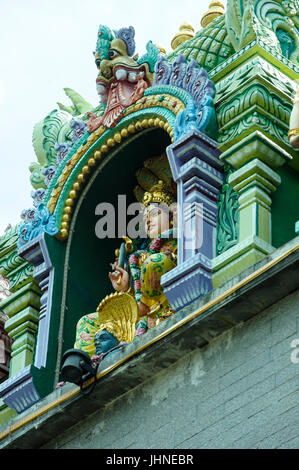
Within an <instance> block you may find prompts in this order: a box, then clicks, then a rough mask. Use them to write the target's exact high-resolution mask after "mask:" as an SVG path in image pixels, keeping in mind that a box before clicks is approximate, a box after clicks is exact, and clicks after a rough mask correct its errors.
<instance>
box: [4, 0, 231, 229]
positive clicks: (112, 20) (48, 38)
mask: <svg viewBox="0 0 299 470" xmlns="http://www.w3.org/2000/svg"><path fill="white" fill-rule="evenodd" d="M223 3H224V4H226V1H223ZM209 4H210V0H151V1H150V2H143V1H140V0H139V1H137V0H127V2H126V1H124V0H110V1H107V0H105V1H102V0H0V50H1V59H2V60H1V61H0V109H1V113H0V144H1V150H0V236H1V235H2V234H3V232H4V229H5V228H6V227H7V225H8V224H9V223H11V224H12V225H15V224H16V223H18V222H19V221H20V213H21V211H22V209H27V208H29V207H32V199H31V196H30V195H31V191H32V190H33V188H32V186H31V184H30V172H29V168H28V167H29V165H30V163H31V162H34V161H37V160H36V157H35V153H34V150H33V147H32V130H33V127H34V125H35V124H36V123H37V122H38V121H40V120H42V119H43V118H44V117H46V115H47V114H48V113H49V112H50V111H52V110H53V109H55V108H57V104H56V102H57V101H60V102H62V103H64V104H66V105H70V104H71V103H70V101H69V99H68V98H67V97H66V95H65V94H64V91H63V88H64V87H69V88H73V89H74V90H76V91H77V92H78V93H80V94H81V95H82V96H83V97H84V98H85V99H86V100H87V101H89V102H90V103H92V104H94V106H96V105H97V104H98V97H97V93H96V88H95V79H96V75H97V70H96V67H95V64H94V60H93V54H92V52H93V50H94V49H95V44H96V38H97V31H98V26H99V24H105V25H107V26H109V27H110V28H111V29H119V28H120V27H124V26H130V25H132V26H134V28H135V32H136V35H135V40H136V52H138V53H139V55H142V54H143V53H144V52H145V45H146V43H147V41H149V40H150V39H151V40H152V41H153V42H154V43H156V44H157V43H158V44H160V45H162V46H163V47H164V48H165V49H166V52H170V51H171V47H170V42H171V39H172V38H173V36H174V35H175V34H176V33H177V32H178V30H179V26H180V25H181V24H182V23H183V22H185V21H188V22H190V23H191V24H192V25H193V26H194V29H195V31H198V30H199V29H201V26H200V20H201V17H202V14H203V13H204V12H206V11H207V9H208V6H209Z"/></svg>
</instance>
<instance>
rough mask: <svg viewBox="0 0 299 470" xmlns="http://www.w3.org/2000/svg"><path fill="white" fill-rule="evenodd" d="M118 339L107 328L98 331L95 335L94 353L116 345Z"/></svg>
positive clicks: (103, 351) (107, 349)
mask: <svg viewBox="0 0 299 470" xmlns="http://www.w3.org/2000/svg"><path fill="white" fill-rule="evenodd" d="M118 343H119V341H118V339H116V338H115V336H114V335H113V334H112V333H110V332H109V331H107V330H102V331H100V332H99V333H98V334H97V335H96V337H95V346H96V353H97V354H101V353H105V352H107V351H110V349H112V348H114V347H115V346H117V345H118Z"/></svg>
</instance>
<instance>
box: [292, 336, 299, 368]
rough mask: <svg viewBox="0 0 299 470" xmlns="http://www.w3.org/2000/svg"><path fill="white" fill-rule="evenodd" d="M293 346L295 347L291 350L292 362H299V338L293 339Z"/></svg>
mask: <svg viewBox="0 0 299 470" xmlns="http://www.w3.org/2000/svg"><path fill="white" fill-rule="evenodd" d="M291 348H294V350H293V351H292V352H291V362H292V363H293V364H299V338H296V339H293V341H292V342H291Z"/></svg>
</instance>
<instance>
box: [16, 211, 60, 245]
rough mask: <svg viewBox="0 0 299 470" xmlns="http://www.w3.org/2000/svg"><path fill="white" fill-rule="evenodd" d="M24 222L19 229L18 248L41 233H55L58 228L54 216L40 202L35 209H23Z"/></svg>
mask: <svg viewBox="0 0 299 470" xmlns="http://www.w3.org/2000/svg"><path fill="white" fill-rule="evenodd" d="M22 216H23V219H24V223H23V224H22V225H21V226H20V229H19V239H18V248H20V247H21V246H23V245H25V243H28V242H29V241H31V240H33V239H34V238H36V237H38V236H39V235H40V234H42V233H48V234H49V235H52V236H54V235H56V234H57V233H58V232H59V229H58V228H57V225H56V217H55V215H54V214H51V213H50V211H49V209H48V208H47V206H45V204H43V203H42V204H40V205H39V206H38V207H37V208H36V209H29V210H28V211H23V215H22Z"/></svg>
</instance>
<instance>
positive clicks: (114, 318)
mask: <svg viewBox="0 0 299 470" xmlns="http://www.w3.org/2000/svg"><path fill="white" fill-rule="evenodd" d="M298 13H299V2H298V1H297V0H296V1H281V0H251V1H246V2H245V1H244V0H228V1H227V9H226V11H225V9H224V7H223V5H222V4H221V2H211V4H210V8H209V11H208V12H207V13H206V14H205V15H204V16H203V18H202V23H201V24H202V29H200V30H199V31H198V32H195V31H194V28H193V27H192V26H191V25H189V24H187V23H184V24H182V25H181V27H180V28H179V31H178V32H177V34H175V35H174V37H173V40H172V42H171V44H172V51H171V52H169V53H167V52H166V51H165V50H164V49H162V48H161V47H160V46H157V45H155V44H153V42H152V41H149V42H148V44H147V47H146V53H145V54H144V55H143V56H141V57H139V58H138V56H137V55H135V53H136V50H135V40H134V34H135V31H134V27H133V26H127V25H126V26H125V27H123V28H121V29H119V30H118V31H114V30H113V29H110V27H108V26H106V25H100V26H99V29H98V31H97V32H96V31H95V43H96V46H95V51H94V54H93V60H94V61H95V75H96V76H97V78H96V87H97V92H98V95H99V104H97V105H91V104H90V103H88V102H87V101H86V100H85V99H84V98H83V97H82V96H81V95H80V94H79V93H77V92H75V91H74V90H71V89H68V88H67V89H65V90H66V94H67V96H68V97H69V98H70V100H71V102H72V105H70V106H66V105H63V104H59V106H58V108H57V109H54V110H53V111H51V112H50V113H49V114H48V115H47V116H46V117H44V118H43V119H42V120H41V121H40V122H38V123H37V124H36V126H35V127H34V130H33V148H34V151H35V153H36V158H37V161H36V162H35V163H33V164H32V165H31V166H30V174H29V177H30V181H31V184H32V187H33V191H32V207H31V208H27V209H26V208H25V209H24V211H23V212H22V214H21V219H20V222H19V224H18V225H16V226H15V227H10V228H8V229H7V231H6V232H5V233H4V235H3V236H2V237H1V238H0V273H1V275H3V276H4V277H5V279H7V280H8V281H7V282H8V284H7V285H6V287H5V288H6V291H7V292H6V295H3V296H2V297H1V291H0V300H1V303H0V313H1V317H0V346H1V344H2V343H3V345H4V346H5V347H4V348H2V353H3V354H2V356H3V363H1V365H0V367H1V368H0V371H1V374H2V375H1V376H0V425H1V428H0V448H42V447H43V448H98V449H101V448H102V449H103V448H116V449H117V448H137V449H138V448H168V449H170V448H171V449H172V448H190V449H192V448H231V447H233V448H244V447H247V448H277V447H278V448H298V445H299V431H298V426H297V424H298V418H299V405H298V403H299V402H298V394H299V385H298V373H299V329H298V328H299V309H298V306H299V293H298V286H299V269H298V267H299V266H298V246H299V245H298V243H299V237H298V235H299V222H298V221H299V212H298V201H299V153H298V147H299V144H298V135H299V108H298V106H299V96H298V91H297V90H298V77H299V23H298ZM91 58H92V54H91ZM91 60H92V59H91ZM91 83H93V77H91ZM139 208H140V209H139ZM137 213H138V216H136V214H137ZM133 216H134V217H133ZM110 263H111V267H110ZM2 356H1V350H0V357H2ZM78 358H79V359H78ZM82 358H83V359H84V361H85V364H86V365H85V366H84V367H83V366H82V360H83V359H82ZM72 361H73V362H72ZM76 361H77V362H76ZM80 361H81V362H80ZM76 364H77V365H76ZM8 372H9V375H8ZM88 394H89V395H88ZM87 395H88V396H87ZM79 420H80V427H78V424H77V423H78V421H79Z"/></svg>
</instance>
